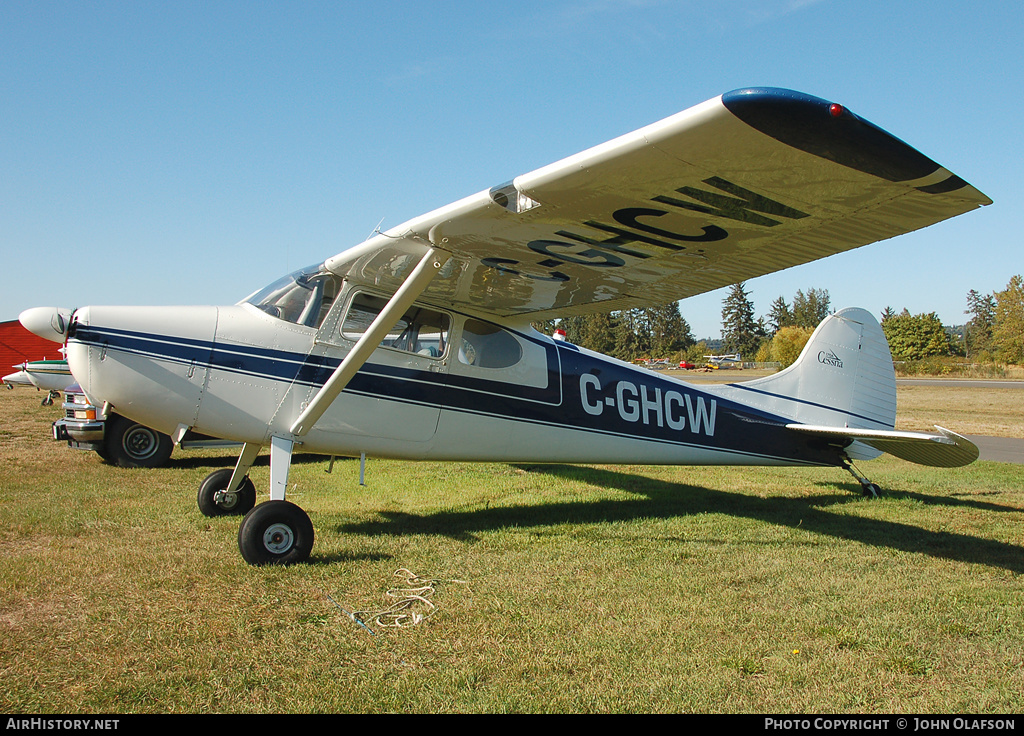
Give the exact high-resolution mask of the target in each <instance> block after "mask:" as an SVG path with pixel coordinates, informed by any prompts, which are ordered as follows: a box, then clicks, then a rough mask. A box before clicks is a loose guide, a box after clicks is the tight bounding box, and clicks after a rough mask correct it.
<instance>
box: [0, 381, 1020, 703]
mask: <svg viewBox="0 0 1024 736" xmlns="http://www.w3.org/2000/svg"><path fill="white" fill-rule="evenodd" d="M1016 393H1017V392H1014V393H1013V394H1012V395H1007V397H1006V398H1007V400H1006V401H1004V411H1003V412H1002V414H1000V415H999V416H997V417H994V418H992V420H991V421H992V423H993V426H1016V427H1019V426H1020V409H1019V408H1015V407H1014V406H1013V405H1011V402H1009V399H1011V398H1012V397H1014V396H1015V395H1016ZM934 401H935V404H936V409H937V410H938V409H942V408H943V407H946V408H947V409H948V407H949V406H950V405H951V404H950V399H949V396H947V395H946V394H943V393H941V392H938V396H937V397H936V398H935V399H934ZM927 402H928V399H926V398H924V397H923V396H920V395H919V396H917V397H916V398H915V399H914V406H915V409H914V411H915V413H920V414H921V415H922V416H924V415H925V414H926V413H927V409H928V407H927ZM944 410H946V409H944ZM1014 412H1016V415H1015V414H1014ZM58 414H59V409H58V408H57V407H51V408H43V407H40V406H39V395H37V394H36V393H35V392H29V391H12V392H10V393H8V392H4V394H3V395H2V396H0V445H2V449H3V451H2V453H0V513H2V518H3V520H4V524H3V527H2V531H0V712H13V713H27V712H34V713H35V712H58V713H87V712H97V713H153V712H156V713H171V712H173V713H178V712H188V713H194V712H384V711H386V712H512V711H515V712H556V711H557V712H772V713H776V712H781V713H798V712H823V713H850V712H858V713H886V712H914V713H931V712H958V713H975V712H978V713H995V712H1014V713H1016V712H1020V711H1021V710H1022V709H1024V695H1022V693H1024V641H1022V631H1024V607H1022V602H1024V523H1022V522H1024V466H1022V465H1008V464H998V463H986V462H978V463H975V464H973V465H971V466H969V467H967V468H961V469H955V470H935V469H928V468H921V467H918V466H913V465H910V464H907V463H904V462H901V461H898V460H890V459H882V460H878V461H874V462H871V463H863V464H861V465H860V469H861V470H862V471H864V472H865V473H866V474H867V475H868V476H869V477H871V478H872V480H874V481H876V482H878V483H879V484H881V485H882V487H883V488H884V489H885V490H886V494H885V496H884V497H883V498H882V499H880V500H876V501H870V500H865V499H863V498H861V496H860V493H859V487H858V486H857V484H856V483H855V482H854V481H853V479H852V478H851V477H850V476H849V475H848V474H846V473H845V472H843V471H842V470H838V469H815V470H808V469H761V468H754V469H735V468H672V467H646V466H601V467H570V466H513V465H502V464H477V465H472V464H435V463H403V462H397V461H384V460H373V459H371V460H369V461H368V465H367V485H366V486H365V487H360V486H359V485H358V471H359V469H358V461H354V460H338V461H337V462H336V463H335V466H334V470H333V473H331V474H328V473H326V472H325V471H326V469H327V462H326V461H325V460H324V459H314V458H308V459H299V460H298V461H297V462H296V463H295V465H294V466H293V468H292V475H291V479H290V480H291V482H292V487H291V489H290V496H289V497H290V499H291V500H294V501H296V502H297V503H299V504H300V505H301V506H303V507H304V508H305V509H307V510H308V511H309V513H310V516H311V518H312V519H313V523H314V526H315V528H316V533H317V543H316V547H315V548H314V551H313V559H312V562H311V563H310V564H307V565H301V566H296V567H292V568H281V569H275V568H271V569H267V568H252V567H249V566H247V565H246V564H245V563H244V562H243V561H242V560H241V558H240V556H239V554H238V550H237V544H236V534H237V528H238V520H237V519H231V518H221V519H207V518H205V517H203V516H201V515H200V514H199V512H198V510H197V509H196V503H195V493H196V488H197V487H198V484H199V482H200V480H201V479H202V478H203V477H204V476H205V475H206V474H207V473H209V472H210V471H211V470H214V469H216V468H218V467H222V466H226V465H230V464H232V463H233V462H234V459H233V457H231V456H230V455H229V454H226V453H224V452H211V451H207V452H202V453H200V452H191V453H189V452H182V451H180V450H178V451H176V452H175V455H174V458H173V459H172V463H171V465H170V466H169V467H166V468H163V469H159V470H149V471H131V470H122V469H118V468H114V467H111V466H108V465H105V464H103V463H102V462H101V461H100V460H99V458H98V457H96V456H95V455H94V454H93V453H86V452H78V451H74V450H70V449H68V448H67V447H66V446H63V445H62V444H60V443H57V442H54V441H53V440H52V439H49V424H50V422H51V421H52V420H53V419H54V418H56V417H57V415H58ZM950 428H952V429H958V426H957V425H956V424H951V425H950ZM977 429H978V428H977V427H975V428H974V429H973V430H972V431H976V432H977V433H985V432H984V431H980V432H979V431H977ZM982 429H984V427H982ZM992 433H993V434H996V433H997V432H992ZM1011 436H1012V435H1011ZM252 475H253V479H254V481H255V482H256V485H257V488H258V489H260V491H261V492H263V491H264V489H265V488H266V485H267V479H268V468H267V466H266V464H265V461H264V463H263V464H261V465H258V466H257V467H255V468H254V469H253V472H252ZM400 568H405V569H408V570H410V571H412V572H413V573H416V574H417V575H419V576H421V577H423V578H429V579H432V580H433V581H434V586H433V587H434V592H433V594H432V595H431V596H430V598H429V600H430V601H431V603H432V604H433V606H435V608H434V609H433V612H432V613H431V614H430V615H429V616H428V617H427V618H426V619H425V620H423V621H422V622H421V623H419V624H418V625H413V626H408V627H405V628H387V627H383V626H381V625H380V624H378V623H376V622H374V621H372V620H371V617H370V616H369V615H368V614H361V619H362V620H363V621H365V622H366V623H365V626H363V625H360V624H358V623H356V621H354V620H353V619H352V618H351V617H350V616H349V615H347V613H346V612H348V613H351V612H354V611H368V610H379V609H384V608H386V607H387V606H389V605H390V604H391V603H392V602H393V601H392V600H391V599H389V598H388V597H387V595H386V594H387V591H388V590H389V589H390V588H393V587H402V586H403V585H404V584H403V583H402V581H401V580H400V579H399V578H397V577H396V576H395V575H394V573H395V571H396V570H398V569H400ZM418 606H419V608H418V610H419V611H420V612H423V613H429V612H430V609H428V608H427V607H426V606H424V605H423V604H422V603H420V604H418Z"/></svg>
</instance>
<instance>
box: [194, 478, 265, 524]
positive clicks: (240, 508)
mask: <svg viewBox="0 0 1024 736" xmlns="http://www.w3.org/2000/svg"><path fill="white" fill-rule="evenodd" d="M233 472H234V469H233V468H221V469H220V470H214V471H213V472H212V473H210V474H209V475H208V476H206V477H205V478H204V479H203V482H202V483H200V484H199V494H198V495H197V496H196V503H197V504H198V505H199V510H200V511H201V512H202V513H203V516H210V517H214V516H244V515H245V514H247V513H249V512H250V511H251V510H252V507H253V506H255V505H256V486H254V485H253V483H252V481H251V480H249V476H248V475H247V476H245V477H244V478H243V479H242V484H241V485H240V486H239V487H238V490H237V491H235V492H234V493H224V492H223V491H224V490H225V489H226V488H227V487H228V481H229V480H231V474H232V473H233ZM217 494H220V496H219V497H218V495H217Z"/></svg>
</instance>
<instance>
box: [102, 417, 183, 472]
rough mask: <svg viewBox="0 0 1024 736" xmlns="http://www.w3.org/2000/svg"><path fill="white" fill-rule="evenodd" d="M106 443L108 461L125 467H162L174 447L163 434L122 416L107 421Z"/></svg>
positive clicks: (169, 439) (104, 439)
mask: <svg viewBox="0 0 1024 736" xmlns="http://www.w3.org/2000/svg"><path fill="white" fill-rule="evenodd" d="M103 444H104V445H105V449H106V455H107V456H108V457H109V461H110V462H111V463H113V464H114V465H119V466H120V467H122V468H157V467H160V466H161V465H163V464H164V463H166V462H167V460H168V459H169V458H170V457H171V450H172V449H173V446H174V443H172V442H171V438H170V437H168V436H167V435H165V434H164V433H162V432H157V431H156V430H155V429H150V428H149V427H147V426H145V425H144V424H139V423H138V422H133V421H132V420H131V419H127V418H126V417H122V416H119V415H113V416H111V418H110V419H109V420H107V428H106V431H105V433H104V438H103Z"/></svg>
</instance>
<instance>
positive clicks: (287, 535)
mask: <svg viewBox="0 0 1024 736" xmlns="http://www.w3.org/2000/svg"><path fill="white" fill-rule="evenodd" d="M238 549H239V551H240V552H241V553H242V558H243V559H244V560H245V561H246V562H248V563H249V564H250V565H294V564H296V563H299V562H305V561H306V560H308V559H309V554H310V552H312V550H313V522H311V521H310V520H309V516H308V515H307V514H306V512H305V511H303V510H302V509H300V508H299V507H298V506H296V505H295V504H293V503H291V502H289V501H267V502H265V503H261V504H260V505H259V506H257V507H256V508H254V509H253V510H252V511H250V512H249V513H248V514H246V515H245V518H244V519H242V525H241V526H240V527H239V528H238Z"/></svg>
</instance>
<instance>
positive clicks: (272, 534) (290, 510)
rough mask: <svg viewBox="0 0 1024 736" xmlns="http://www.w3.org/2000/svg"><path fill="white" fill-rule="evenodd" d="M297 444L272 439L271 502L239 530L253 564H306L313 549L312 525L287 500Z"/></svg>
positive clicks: (255, 511) (246, 556)
mask: <svg viewBox="0 0 1024 736" xmlns="http://www.w3.org/2000/svg"><path fill="white" fill-rule="evenodd" d="M294 445H295V443H294V441H293V440H291V439H288V438H285V437H272V438H271V440H270V500H269V501H266V502H265V503H261V504H260V505H259V506H257V507H256V508H254V509H253V510H252V511H250V512H249V513H248V514H246V515H245V518H244V519H242V525H241V526H240V527H239V528H238V549H239V551H240V552H241V553H242V557H243V558H244V559H245V561H246V562H248V563H249V564H250V565H293V564H295V563H298V562H305V561H306V560H307V559H309V554H310V552H311V551H312V549H313V522H311V521H310V520H309V516H308V515H307V514H306V512H305V511H303V510H302V509H300V508H299V507H298V506H296V505H295V504H293V503H291V502H289V501H286V500H285V490H286V489H287V487H288V470H289V469H290V467H291V462H292V449H293V448H294Z"/></svg>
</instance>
